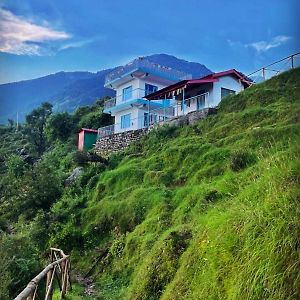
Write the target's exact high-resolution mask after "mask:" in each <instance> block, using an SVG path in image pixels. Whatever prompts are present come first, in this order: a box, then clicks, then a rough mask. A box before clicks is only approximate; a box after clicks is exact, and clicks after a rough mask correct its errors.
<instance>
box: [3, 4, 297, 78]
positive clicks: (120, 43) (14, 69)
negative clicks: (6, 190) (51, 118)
mask: <svg viewBox="0 0 300 300" xmlns="http://www.w3.org/2000/svg"><path fill="white" fill-rule="evenodd" d="M299 3H300V1H298V0H252V1H249V0H247V1H245V0H214V1H204V0H189V1H186V0H185V1H179V0H151V1H141V0H124V1H122V0H109V1H108V0H105V1H104V0H14V1H6V0H0V83H4V82H12V81H18V80H23V79H31V78H36V77H40V76H43V75H47V74H50V73H55V72H58V71H81V70H87V71H98V70H101V69H104V68H109V67H114V66H116V65H120V64H124V63H126V62H128V61H129V60H131V59H133V58H135V57H136V56H143V55H149V54H154V53H167V54H172V55H175V56H177V57H179V58H183V59H186V60H189V61H195V62H200V63H203V64H205V65H206V66H207V67H208V68H210V69H212V70H213V71H221V70H225V69H229V68H236V69H238V70H240V71H242V72H244V73H246V74H247V73H249V72H251V71H254V70H255V69H257V68H260V67H261V66H263V65H265V64H268V63H270V62H273V61H274V60H276V59H280V58H282V57H284V56H287V55H289V54H292V53H294V52H298V51H299V50H300V41H299V34H300V24H299V22H298V21H297V13H299V8H300V5H299Z"/></svg>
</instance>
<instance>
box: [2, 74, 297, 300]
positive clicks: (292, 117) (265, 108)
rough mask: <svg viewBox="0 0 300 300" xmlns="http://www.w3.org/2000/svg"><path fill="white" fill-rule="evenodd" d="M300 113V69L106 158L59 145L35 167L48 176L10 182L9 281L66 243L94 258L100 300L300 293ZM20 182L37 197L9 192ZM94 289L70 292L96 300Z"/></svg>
mask: <svg viewBox="0 0 300 300" xmlns="http://www.w3.org/2000/svg"><path fill="white" fill-rule="evenodd" d="M299 113H300V69H295V70H291V71H289V72H285V73H283V74H281V75H279V76H277V77H274V78H272V79H271V80H269V81H266V82H264V83H262V84H259V85H256V86H252V87H251V88H249V89H247V90H245V91H244V92H242V93H240V94H238V95H235V96H228V97H226V98H224V99H223V100H222V102H221V104H220V105H219V107H218V114H217V115H214V116H210V117H209V118H208V119H206V120H203V121H200V122H199V123H197V124H196V125H193V126H184V127H181V128H176V127H168V126H165V127H161V128H159V129H157V130H154V131H152V132H151V133H150V134H149V135H148V136H146V137H145V138H144V139H143V140H141V141H140V142H138V143H135V144H133V145H132V146H131V147H130V148H129V149H128V150H126V151H125V152H123V153H119V154H117V155H113V156H111V157H110V160H109V163H108V165H107V166H105V165H103V164H97V163H95V162H94V163H86V162H84V163H83V161H82V159H81V160H78V158H77V159H76V160H75V159H74V158H72V151H74V150H72V145H71V144H70V143H55V144H53V146H52V149H50V150H49V151H48V152H45V154H44V155H43V156H42V158H41V159H40V161H39V162H38V164H37V165H36V166H35V167H34V168H35V169H34V170H33V171H32V170H31V169H30V170H29V171H28V172H40V173H41V174H42V175H43V176H34V177H33V178H34V180H35V181H37V180H38V181H37V182H34V183H33V187H31V185H30V184H29V183H28V184H27V185H26V182H29V179H28V175H26V173H24V175H21V176H19V177H18V179H13V180H12V179H11V178H12V177H7V181H3V182H6V184H7V185H8V187H7V188H9V191H6V192H5V193H4V192H2V196H1V206H0V212H1V214H0V225H1V228H2V230H4V231H3V234H2V235H1V234H0V247H2V249H4V250H3V252H4V254H3V255H2V257H3V258H2V261H4V262H5V263H6V264H7V261H9V259H6V260H5V257H8V258H9V257H10V256H9V249H11V247H12V245H18V247H17V249H18V250H17V251H16V253H14V255H15V256H14V257H15V258H14V260H13V261H12V262H11V263H10V268H8V270H10V272H11V273H9V272H8V271H6V273H5V272H4V271H3V268H4V267H0V274H1V273H3V274H4V275H2V282H3V286H5V284H6V285H7V286H10V289H11V290H12V291H16V286H13V284H12V282H13V283H14V282H15V281H14V280H16V281H17V279H16V278H19V274H20V273H21V271H22V272H24V270H27V269H29V270H37V269H38V266H37V265H36V261H37V257H38V256H39V254H40V253H41V252H42V251H45V250H46V249H47V248H48V247H49V246H56V247H60V248H62V249H64V251H65V252H66V253H70V254H71V258H72V264H73V268H74V269H75V270H76V272H80V273H82V274H86V273H87V272H88V271H89V270H91V268H92V266H93V265H94V268H93V269H92V270H91V271H90V276H91V277H92V278H93V280H94V283H95V293H96V294H95V295H94V298H96V297H97V298H98V299H164V300H166V299H170V300H171V299H172V300H174V299H208V300H214V299H249V300H250V299H251V300H253V299H254V300H256V299H257V300H258V299H267V300H286V299H288V300H296V299H299V298H300V288H299V287H300V278H299V262H300V256H299V253H300V249H299V247H300V206H299V199H300V190H299V180H300V172H299V170H300V159H299V157H300V156H299V139H300V138H299V137H300V126H299ZM73 149H74V148H73ZM83 155H84V154H83ZM79 163H80V165H82V166H83V171H84V172H83V174H82V175H81V177H80V178H79V179H78V180H77V182H76V183H75V184H74V185H73V186H70V187H63V183H62V182H63V180H64V179H65V178H66V177H67V176H68V175H69V174H70V172H71V170H73V169H74V168H75V167H76V166H78V164H79ZM10 170H19V168H13V169H12V167H11V166H10V165H9V164H8V170H7V172H8V173H7V174H9V172H11V171H10ZM35 170H36V171H35ZM40 173H39V174H40ZM29 174H31V173H29ZM7 176H8V175H7ZM10 176H12V175H10ZM22 176H23V177H22ZM2 178H4V176H3V177H2ZM30 178H31V177H30ZM8 179H9V180H8ZM2 180H4V179H2ZM14 181H16V182H18V185H17V186H18V187H19V188H21V189H23V190H26V191H33V192H31V195H32V196H31V197H29V198H28V197H27V198H28V199H27V198H26V195H24V196H22V195H21V196H20V195H13V196H12V195H6V194H9V193H11V192H10V191H11V186H12V184H13V182H14ZM16 184H17V183H16ZM2 187H3V185H2ZM28 187H30V189H29V188H28ZM38 187H42V189H43V191H41V192H40V195H41V196H36V194H37V193H38V191H39V188H38ZM47 195H49V197H47V198H45V197H46V196H47ZM22 197H23V198H22ZM39 197H43V198H39ZM3 199H4V200H3ZM5 199H7V200H5ZM24 199H26V201H27V202H26V203H30V204H31V205H30V206H29V207H26V206H25V205H26V203H25V205H24ZM49 199H51V200H49ZM47 201H51V203H49V202H47ZM12 208H13V209H12ZM22 249H23V250H24V249H26V251H23V252H22ZM30 250H31V251H32V252H30V253H31V254H32V253H35V255H36V256H35V257H36V259H33V258H32V257H31V256H30V254H29V253H28V252H29V251H30ZM106 251H107V252H106ZM102 253H106V255H104V256H103V257H102V259H97V258H99V257H100V256H101V254H102ZM29 257H30V259H29ZM21 261H22V263H19V264H17V263H16V262H21ZM0 265H3V263H1V260H0ZM11 266H12V267H11ZM1 268H2V269H1ZM11 270H12V271H11ZM1 271H2V272H1ZM13 272H15V273H13ZM33 273H34V271H33ZM16 274H18V275H16ZM26 274H27V273H26ZM14 276H15V277H14ZM7 278H12V279H11V281H9V279H7ZM24 281H26V278H25V279H24ZM22 284H24V282H23V283H18V287H20V286H22ZM83 290H84V288H83V287H82V286H80V285H78V284H77V285H75V289H74V292H73V294H70V295H69V296H68V297H69V299H91V298H90V297H87V296H86V295H84V293H83ZM11 293H12V294H13V292H11ZM2 295H3V294H1V288H0V296H2ZM3 298H4V299H9V298H5V297H3Z"/></svg>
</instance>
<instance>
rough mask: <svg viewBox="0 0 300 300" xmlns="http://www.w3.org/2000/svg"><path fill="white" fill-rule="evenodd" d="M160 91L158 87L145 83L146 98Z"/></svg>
mask: <svg viewBox="0 0 300 300" xmlns="http://www.w3.org/2000/svg"><path fill="white" fill-rule="evenodd" d="M157 90H158V87H157V86H156V85H152V84H148V83H145V96H147V95H149V94H152V93H154V92H156V91H157Z"/></svg>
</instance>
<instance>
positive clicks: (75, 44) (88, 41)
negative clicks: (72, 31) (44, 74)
mask: <svg viewBox="0 0 300 300" xmlns="http://www.w3.org/2000/svg"><path fill="white" fill-rule="evenodd" d="M100 39H102V38H100V37H96V38H91V39H86V40H82V41H77V42H70V43H66V44H64V45H62V46H61V47H60V48H59V50H66V49H70V48H80V47H83V46H85V45H87V44H91V43H93V42H95V41H97V40H100Z"/></svg>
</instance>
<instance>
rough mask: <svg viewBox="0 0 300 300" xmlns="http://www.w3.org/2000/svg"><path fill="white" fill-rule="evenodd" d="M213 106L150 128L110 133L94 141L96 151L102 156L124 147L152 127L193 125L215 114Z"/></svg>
mask: <svg viewBox="0 0 300 300" xmlns="http://www.w3.org/2000/svg"><path fill="white" fill-rule="evenodd" d="M216 112H217V111H216V109H215V108H205V109H202V110H199V111H193V112H190V113H188V114H187V115H184V116H178V117H175V118H172V119H170V120H167V121H164V122H160V123H157V124H155V125H154V126H152V127H150V128H143V129H138V130H131V131H126V132H120V133H116V134H112V135H109V136H106V137H103V138H100V139H98V140H97V142H96V152H97V153H99V154H100V155H101V156H103V157H107V156H109V155H110V154H112V153H116V152H118V151H122V150H124V149H126V148H127V147H128V146H129V145H130V144H131V143H132V142H135V141H137V140H139V139H141V138H142V137H143V136H145V135H146V134H147V133H148V132H150V131H151V130H152V129H154V128H156V127H159V126H162V125H169V126H184V125H189V124H190V125H193V124H195V123H196V122H198V121H199V120H201V119H205V118H207V117H208V116H209V115H212V114H216Z"/></svg>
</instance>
